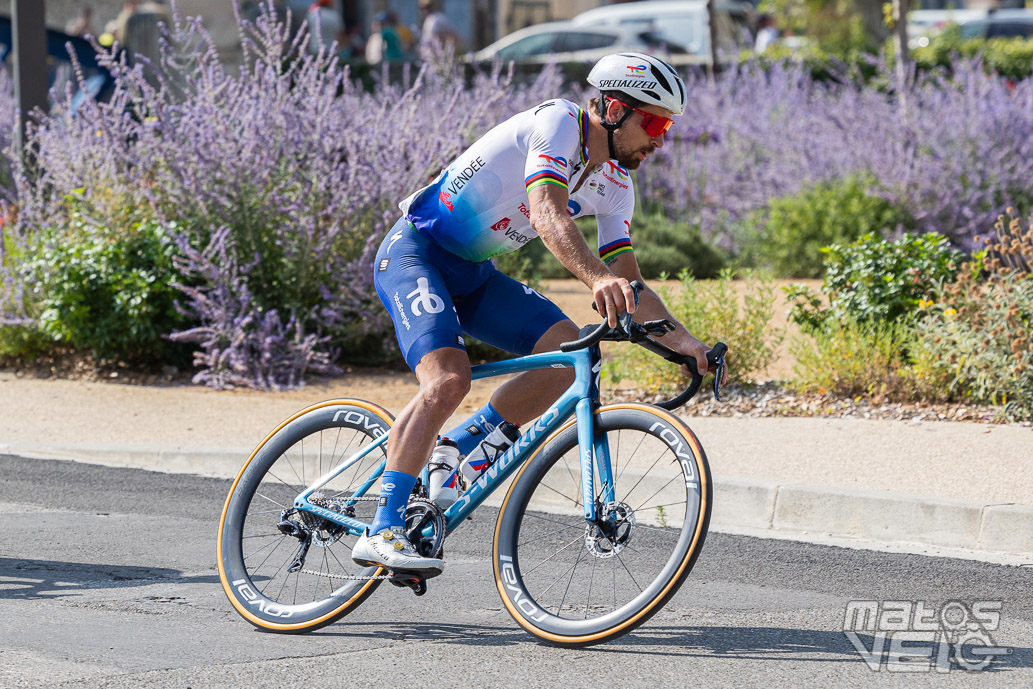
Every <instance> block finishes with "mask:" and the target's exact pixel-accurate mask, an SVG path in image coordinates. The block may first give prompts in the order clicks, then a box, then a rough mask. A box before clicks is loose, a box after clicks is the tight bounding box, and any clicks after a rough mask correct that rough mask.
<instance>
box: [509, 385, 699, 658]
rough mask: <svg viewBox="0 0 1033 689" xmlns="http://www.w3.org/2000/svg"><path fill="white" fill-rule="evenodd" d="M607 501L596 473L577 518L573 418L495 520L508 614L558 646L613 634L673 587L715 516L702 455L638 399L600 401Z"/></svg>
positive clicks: (527, 469)
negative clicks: (609, 481)
mask: <svg viewBox="0 0 1033 689" xmlns="http://www.w3.org/2000/svg"><path fill="white" fill-rule="evenodd" d="M595 418H596V420H595V432H596V437H597V443H598V442H599V440H600V439H601V436H603V435H605V437H606V440H607V442H608V446H609V454H610V457H611V468H612V475H613V478H614V481H613V483H614V494H613V498H614V499H613V500H607V499H605V498H604V493H603V487H602V486H601V485H599V484H600V481H599V480H598V472H596V479H595V493H596V512H597V514H598V515H599V517H600V518H599V519H597V521H596V523H592V524H590V523H588V522H587V521H586V519H585V515H584V505H583V504H582V493H581V468H580V458H579V454H580V452H579V447H578V442H577V427H576V425H575V424H574V423H573V422H571V423H570V424H568V425H567V426H566V427H564V428H563V429H561V430H560V431H559V432H558V433H557V435H556V436H555V437H554V438H552V439H551V440H550V441H549V442H548V443H546V445H545V446H544V448H543V449H542V450H541V451H540V452H539V454H538V455H536V456H535V457H534V458H533V459H532V460H531V461H529V462H528V463H527V464H526V465H525V466H524V468H523V469H522V470H521V472H520V473H519V474H518V475H517V477H516V479H515V481H514V483H513V486H512V487H511V488H510V491H509V494H508V495H507V496H506V498H505V501H504V502H503V505H502V509H501V511H500V514H499V519H498V523H497V524H496V529H495V547H494V555H495V563H494V566H495V580H496V585H497V587H498V590H499V594H500V595H501V596H502V602H503V603H504V604H505V606H506V608H507V609H508V610H509V612H510V613H511V614H512V615H513V617H514V619H516V621H517V622H518V623H520V625H522V626H523V627H524V628H525V629H527V630H528V631H529V632H531V633H532V634H534V635H535V636H537V637H539V638H541V639H543V640H545V641H548V642H549V643H552V644H556V645H561V646H588V645H592V644H597V643H602V642H604V641H608V640H611V639H614V638H617V637H619V636H621V635H623V634H626V633H627V632H629V631H631V630H633V629H635V628H636V627H638V626H639V625H641V624H642V623H643V622H645V621H646V620H648V619H649V618H650V617H651V616H652V615H654V614H656V612H657V611H659V610H660V609H661V608H662V607H663V605H664V604H665V603H666V602H667V601H668V600H670V598H671V597H672V596H673V595H674V594H675V593H676V592H677V591H678V588H679V587H680V586H681V583H682V582H683V581H684V580H685V577H686V576H688V574H689V572H690V571H691V570H692V566H693V564H694V563H695V561H696V558H697V557H698V556H699V553H700V551H701V550H702V548H703V542H704V540H705V538H706V534H707V527H708V525H709V522H710V509H711V490H712V489H711V481H710V469H709V466H708V464H707V460H706V455H705V454H704V453H703V449H702V447H701V446H700V444H699V441H698V440H697V439H696V437H695V436H694V435H693V433H692V431H690V430H689V429H688V427H687V426H685V424H684V423H682V422H681V420H679V419H678V418H677V417H676V416H674V415H673V414H670V413H668V412H666V411H663V410H661V409H658V408H656V407H652V406H649V405H644V404H620V405H612V406H609V407H603V408H602V409H601V410H600V411H599V412H598V413H597V415H596V417H595Z"/></svg>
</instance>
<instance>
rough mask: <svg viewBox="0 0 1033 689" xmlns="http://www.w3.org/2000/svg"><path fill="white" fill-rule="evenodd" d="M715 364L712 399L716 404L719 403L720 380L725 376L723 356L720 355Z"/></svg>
mask: <svg viewBox="0 0 1033 689" xmlns="http://www.w3.org/2000/svg"><path fill="white" fill-rule="evenodd" d="M714 363H715V364H717V369H716V370H715V371H714V399H715V400H717V401H718V402H720V401H721V379H722V378H723V377H724V374H725V356H724V354H722V355H721V356H719V357H718V358H717V361H715V362H714Z"/></svg>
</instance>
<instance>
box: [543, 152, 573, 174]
mask: <svg viewBox="0 0 1033 689" xmlns="http://www.w3.org/2000/svg"><path fill="white" fill-rule="evenodd" d="M538 157H539V158H544V159H545V162H547V163H552V164H553V165H555V166H556V167H558V168H560V169H561V170H565V169H566V168H567V161H566V160H564V159H563V158H553V157H552V156H547V155H545V154H544V153H540V154H538Z"/></svg>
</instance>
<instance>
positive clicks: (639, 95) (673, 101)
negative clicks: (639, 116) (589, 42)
mask: <svg viewBox="0 0 1033 689" xmlns="http://www.w3.org/2000/svg"><path fill="white" fill-rule="evenodd" d="M588 83H589V84H591V85H592V86H595V87H596V88H597V89H599V90H600V91H619V92H620V93H623V94H626V95H628V96H630V97H631V98H634V99H635V100H637V101H639V102H641V103H645V104H646V105H659V106H660V107H661V108H665V109H667V110H670V111H671V112H673V113H674V114H675V115H681V114H683V113H684V112H685V101H686V99H685V84H684V83H682V80H681V77H680V76H678V72H676V71H675V70H674V67H671V66H670V65H669V64H667V63H666V62H664V61H663V60H661V59H659V58H655V57H653V56H652V55H646V54H645V53H615V54H613V55H607V56H606V57H604V58H603V59H601V60H599V62H597V63H596V65H595V67H593V68H592V71H591V72H590V73H589V74H588Z"/></svg>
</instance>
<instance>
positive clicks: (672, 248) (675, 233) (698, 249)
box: [631, 208, 728, 280]
mask: <svg viewBox="0 0 1033 689" xmlns="http://www.w3.org/2000/svg"><path fill="white" fill-rule="evenodd" d="M631 228H632V229H631V234H632V241H633V243H634V246H635V258H636V259H638V267H639V269H640V270H641V271H642V277H644V278H646V279H647V280H649V279H655V278H658V277H660V276H661V275H664V274H666V275H680V274H681V273H682V271H688V272H689V273H691V274H692V275H693V276H695V277H696V279H698V280H709V279H711V278H716V277H718V275H720V273H721V270H723V269H724V268H725V266H726V265H727V263H728V257H727V256H726V255H725V253H724V252H723V251H721V249H719V248H718V247H716V246H714V245H713V244H711V243H709V242H708V241H707V240H705V239H704V238H703V236H702V234H700V230H699V226H698V225H696V224H693V223H688V222H684V221H681V220H671V219H670V218H669V217H667V215H666V214H665V213H664V212H663V211H662V210H661V209H659V208H655V209H636V211H635V216H634V218H632V222H631Z"/></svg>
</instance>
